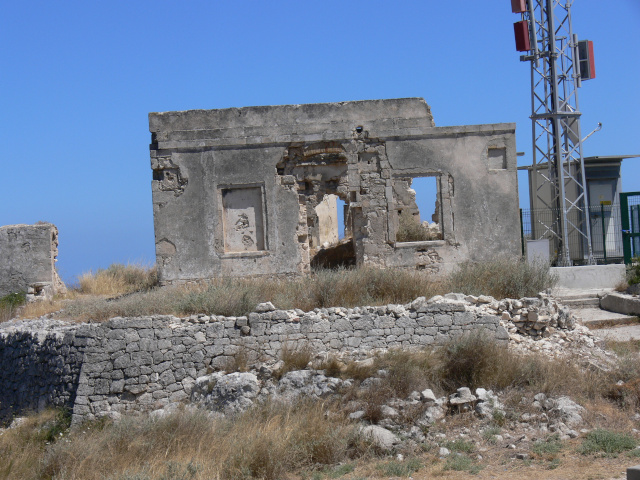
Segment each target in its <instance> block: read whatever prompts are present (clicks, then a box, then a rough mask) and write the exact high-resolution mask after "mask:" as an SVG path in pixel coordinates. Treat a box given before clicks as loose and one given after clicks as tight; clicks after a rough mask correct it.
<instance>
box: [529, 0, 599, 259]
mask: <svg viewBox="0 0 640 480" xmlns="http://www.w3.org/2000/svg"><path fill="white" fill-rule="evenodd" d="M572 3H573V1H572V0H527V10H528V11H525V12H523V13H522V19H523V20H526V21H527V22H528V26H529V38H530V44H531V45H530V50H529V52H530V54H529V55H524V56H521V57H520V60H521V61H529V62H530V63H531V120H532V136H533V167H532V170H533V171H532V175H531V179H532V184H531V195H532V208H533V212H532V216H533V215H534V214H535V212H539V211H540V209H548V210H550V211H551V212H553V215H552V216H551V218H552V219H551V221H549V220H548V219H543V218H542V217H541V216H539V217H538V218H534V217H532V218H534V219H533V221H535V223H536V227H537V228H535V229H534V231H536V232H537V233H536V234H535V236H536V237H537V238H550V239H552V240H554V241H555V242H557V243H556V245H557V252H558V259H557V263H558V265H560V266H568V265H571V264H572V260H571V254H570V251H569V238H570V237H571V238H574V239H575V238H576V237H577V238H578V239H579V241H580V242H581V243H582V249H583V258H584V260H586V261H587V262H588V263H589V264H593V263H595V262H594V259H593V252H592V248H591V227H590V222H589V217H588V215H589V213H588V210H587V207H588V202H587V190H586V182H585V171H584V161H583V157H582V140H583V139H582V134H581V131H580V115H581V114H580V108H579V103H578V87H580V85H581V78H580V62H579V56H578V39H577V36H576V35H574V33H573V29H572V25H571V4H572Z"/></svg>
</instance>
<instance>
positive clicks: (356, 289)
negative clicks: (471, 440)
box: [22, 260, 553, 321]
mask: <svg viewBox="0 0 640 480" xmlns="http://www.w3.org/2000/svg"><path fill="white" fill-rule="evenodd" d="M155 282H156V276H155V269H145V268H143V267H139V266H131V265H127V266H125V265H112V266H111V267H109V268H107V269H106V270H99V271H97V272H96V273H95V274H85V275H83V276H82V277H81V279H80V282H79V286H78V288H77V289H76V290H72V291H71V292H70V293H69V294H67V295H66V296H64V297H61V298H57V299H56V300H55V301H53V302H43V303H40V304H39V305H34V306H32V307H31V306H30V307H29V308H28V309H26V310H25V313H23V314H22V317H23V318H27V317H35V316H39V315H43V314H45V313H50V312H52V311H56V310H58V309H60V308H61V307H64V310H65V316H66V317H69V318H73V319H77V320H81V321H82V320H84V321H86V320H93V321H104V320H107V319H108V318H112V317H115V316H122V317H131V316H144V315H154V314H173V315H178V316H184V315H191V314H198V313H203V314H209V315H226V316H242V315H246V314H248V313H250V312H252V311H253V310H254V309H255V307H256V305H257V304H258V303H261V302H267V301H270V302H272V303H273V304H274V305H275V306H276V307H277V308H280V309H294V308H299V309H301V310H304V311H310V310H313V309H314V308H326V307H338V306H340V307H356V306H363V305H385V304H390V303H396V304H404V303H408V302H411V301H412V300H414V299H415V298H417V297H420V296H424V297H427V298H429V297H432V296H434V295H438V294H444V293H447V292H449V291H459V292H463V293H471V294H478V293H490V294H492V295H493V296H495V297H497V298H503V297H516V298H517V297H520V296H527V295H529V296H530V295H535V294H536V293H537V292H538V291H540V290H544V289H545V288H548V287H550V286H551V285H552V284H553V279H552V278H551V277H550V275H549V271H548V269H545V268H542V267H531V266H529V265H527V264H526V263H522V262H518V261H508V260H498V261H495V262H488V263H483V264H463V265H461V266H460V268H459V269H458V270H457V271H456V272H454V273H453V274H452V275H451V276H450V277H449V278H448V279H445V280H442V281H434V280H433V278H432V276H431V275H429V274H428V273H426V272H422V271H411V270H397V269H376V268H369V267H363V268H354V269H348V268H340V269H335V270H317V271H314V272H313V273H312V274H310V275H307V276H304V277H298V278H289V279H274V278H266V277H262V278H248V279H242V278H224V279H215V280H212V281H210V282H208V283H206V284H199V285H189V286H174V287H164V288H157V287H154V285H155ZM105 297H109V298H105Z"/></svg>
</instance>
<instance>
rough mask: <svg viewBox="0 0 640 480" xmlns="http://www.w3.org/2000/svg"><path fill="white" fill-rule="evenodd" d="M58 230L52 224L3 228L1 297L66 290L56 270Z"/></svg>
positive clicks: (1, 236) (0, 242) (37, 294)
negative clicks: (19, 293) (20, 293)
mask: <svg viewBox="0 0 640 480" xmlns="http://www.w3.org/2000/svg"><path fill="white" fill-rule="evenodd" d="M57 255H58V229H57V228H56V227H55V225H52V224H50V223H42V224H36V225H6V226H4V227H0V297H1V296H4V295H7V294H10V293H17V292H27V293H29V294H30V295H32V296H44V297H48V296H50V295H53V294H54V293H56V292H57V291H58V290H62V289H64V285H63V284H62V282H61V281H60V279H59V277H58V274H57V273H56V270H55V262H56V257H57Z"/></svg>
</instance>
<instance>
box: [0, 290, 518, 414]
mask: <svg viewBox="0 0 640 480" xmlns="http://www.w3.org/2000/svg"><path fill="white" fill-rule="evenodd" d="M256 310H258V311H257V312H254V313H251V314H249V315H248V316H243V317H220V316H207V315H197V316H192V317H189V318H182V319H181V318H177V317H173V316H151V317H141V318H113V319H111V320H109V321H107V322H105V323H101V324H80V325H74V326H64V327H63V326H60V325H57V324H54V325H50V326H49V327H48V328H43V327H42V325H38V328H37V330H34V329H33V328H32V327H30V326H29V324H28V323H27V322H23V324H21V325H13V324H11V323H9V324H7V325H3V326H0V361H1V362H2V367H3V372H2V381H1V384H0V405H1V407H0V408H1V410H0V413H1V414H2V419H3V420H7V419H8V416H10V415H11V414H13V413H20V412H22V411H25V410H28V409H31V410H35V409H40V408H43V407H44V406H47V405H62V406H67V407H68V408H70V409H72V410H73V421H74V422H76V423H77V422H80V421H83V420H86V419H91V418H95V417H97V416H101V415H108V414H109V412H118V413H124V412H129V411H140V410H152V409H157V408H160V407H163V406H164V405H167V404H168V403H172V402H177V401H181V400H186V399H188V398H189V396H190V394H191V390H192V388H193V385H194V384H195V382H196V379H197V378H198V377H201V376H203V375H205V374H207V373H210V372H211V371H212V370H217V369H222V368H224V367H225V366H226V365H227V364H228V362H229V360H231V359H232V358H233V357H234V355H236V354H238V352H239V351H242V352H243V354H244V355H246V356H248V357H249V359H250V361H262V362H269V361H275V360H277V359H278V357H279V354H280V352H281V351H282V348H283V347H284V346H285V345H286V346H287V347H288V348H291V349H295V348H299V347H301V346H303V345H308V346H309V347H311V348H312V349H313V350H314V351H315V352H327V353H348V354H353V355H356V356H357V355H363V356H364V355H367V354H371V353H372V352H373V351H375V350H376V349H380V350H382V349H388V348H396V347H403V348H410V347H422V346H426V345H434V344H442V343H443V342H445V341H446V340H448V339H449V338H450V337H451V335H454V334H460V333H463V332H466V331H471V330H474V329H478V328H482V329H484V330H486V331H487V332H488V333H489V334H490V335H491V336H493V337H494V338H496V339H497V340H499V341H507V340H508V338H509V337H508V333H507V331H506V330H505V329H504V328H503V327H502V326H501V325H500V319H499V317H498V316H497V315H491V314H487V313H486V312H483V311H482V310H480V309H477V308H475V307H471V306H469V304H466V303H464V302H452V301H447V300H446V299H442V300H441V301H437V302H429V301H426V300H425V299H424V298H419V299H417V300H415V301H414V302H412V303H411V304H408V305H386V306H379V307H358V308H352V309H347V308H327V309H316V310H314V311H312V312H303V311H301V310H287V311H284V310H276V309H275V308H273V306H272V305H271V304H269V303H266V304H260V305H259V306H258V308H257V309H256Z"/></svg>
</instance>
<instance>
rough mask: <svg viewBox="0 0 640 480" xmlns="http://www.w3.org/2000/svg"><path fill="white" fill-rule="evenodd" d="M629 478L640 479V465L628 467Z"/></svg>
mask: <svg viewBox="0 0 640 480" xmlns="http://www.w3.org/2000/svg"><path fill="white" fill-rule="evenodd" d="M627 480H640V465H636V466H635V467H629V468H627Z"/></svg>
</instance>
